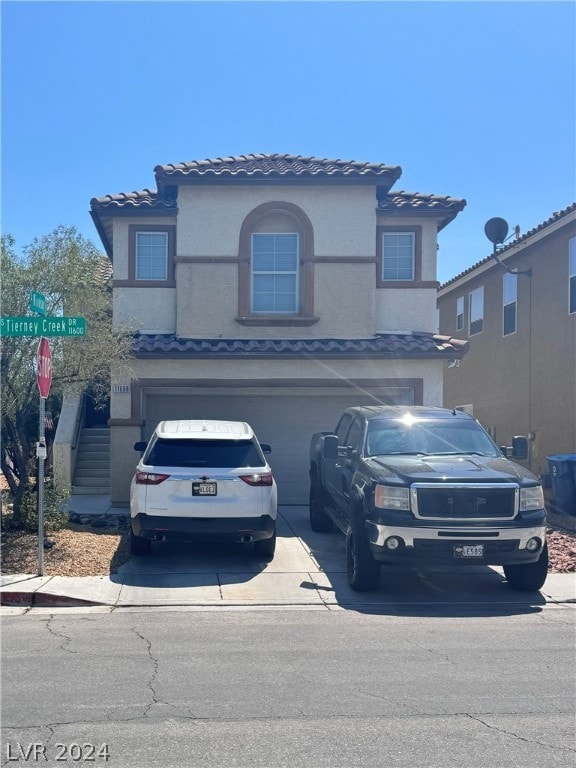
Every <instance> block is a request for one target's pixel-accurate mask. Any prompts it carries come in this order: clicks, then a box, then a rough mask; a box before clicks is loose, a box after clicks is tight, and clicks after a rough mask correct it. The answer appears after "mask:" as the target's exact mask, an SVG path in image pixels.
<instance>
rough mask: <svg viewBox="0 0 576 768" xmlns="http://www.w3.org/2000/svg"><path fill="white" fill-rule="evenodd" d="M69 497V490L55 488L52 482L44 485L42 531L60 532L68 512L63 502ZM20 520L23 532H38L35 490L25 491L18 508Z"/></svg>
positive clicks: (65, 523)
mask: <svg viewBox="0 0 576 768" xmlns="http://www.w3.org/2000/svg"><path fill="white" fill-rule="evenodd" d="M69 496H70V489H69V488H61V487H59V486H55V485H54V483H53V481H52V480H48V481H46V482H45V484H44V530H45V531H46V533H48V532H50V531H60V530H62V528H65V527H66V525H67V523H68V512H67V511H66V509H65V508H64V502H65V501H66V499H68V498H69ZM20 519H21V520H22V528H23V529H24V530H25V531H37V530H38V492H37V490H36V489H30V490H28V491H26V493H25V494H24V496H23V498H22V503H21V506H20Z"/></svg>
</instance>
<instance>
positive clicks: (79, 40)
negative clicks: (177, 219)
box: [1, 0, 576, 282]
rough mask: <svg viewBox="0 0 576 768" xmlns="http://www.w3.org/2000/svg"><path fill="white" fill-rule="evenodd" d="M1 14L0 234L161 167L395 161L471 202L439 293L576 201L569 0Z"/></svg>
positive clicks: (147, 178) (43, 9) (455, 231)
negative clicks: (505, 238) (263, 157)
mask: <svg viewBox="0 0 576 768" xmlns="http://www.w3.org/2000/svg"><path fill="white" fill-rule="evenodd" d="M1 14H2V28H1V34H2V104H1V106H2V147H1V150H2V225H1V226H2V231H3V232H4V233H5V234H12V235H13V236H14V237H15V238H16V243H17V246H19V247H22V246H24V245H26V244H27V243H30V242H31V241H32V240H33V239H34V238H35V237H40V236H42V235H44V234H47V233H49V232H50V231H51V230H52V229H53V228H54V227H56V226H57V225H59V224H65V225H73V226H75V227H77V229H78V230H79V231H80V232H81V234H83V235H84V236H85V237H88V238H89V239H91V240H93V241H94V242H95V243H97V244H98V245H100V242H99V240H98V236H97V233H96V230H95V229H94V226H93V224H92V221H91V218H90V216H89V213H88V211H89V205H90V199H91V198H92V197H99V196H102V195H105V194H113V193H117V192H130V191H132V190H140V189H144V188H154V175H153V168H154V166H155V165H158V164H166V163H178V162H182V161H187V160H200V159H203V158H212V157H223V156H228V155H240V154H250V153H262V152H263V153H272V152H280V153H289V154H301V155H314V156H316V157H327V158H342V159H346V160H358V161H366V162H373V163H386V164H390V165H400V166H401V167H402V168H403V175H402V177H401V179H400V181H399V182H398V183H397V184H396V185H395V187H394V189H396V190H400V189H404V190H407V191H409V192H424V193H433V194H438V195H450V196H452V197H456V198H465V199H466V200H467V201H468V205H467V207H466V208H465V209H464V211H463V212H462V213H461V214H459V216H458V217H457V219H456V220H455V221H454V222H453V223H452V224H450V225H448V227H446V228H445V229H444V230H443V231H442V232H441V233H440V235H439V244H440V250H439V261H438V277H439V279H440V280H441V281H442V282H444V281H445V280H448V279H450V278H451V277H453V276H455V275H456V274H459V273H460V272H461V271H462V270H464V269H466V268H467V267H468V266H470V265H471V264H474V263H476V262H477V261H479V260H480V259H483V258H484V257H486V256H487V255H489V253H490V252H491V248H492V246H491V244H490V243H489V242H488V240H487V239H486V237H485V235H484V223H485V222H486V220H487V219H489V218H491V217H492V216H500V217H503V218H505V219H506V220H507V221H508V222H509V224H510V231H511V232H512V230H513V227H514V226H515V225H517V224H518V225H519V226H520V228H521V231H522V232H526V231H527V230H529V229H532V228H533V227H535V226H537V225H538V224H540V223H541V222H543V221H545V220H546V219H548V218H549V217H550V216H551V215H552V214H553V213H554V212H556V211H559V210H562V209H563V208H565V207H567V206H568V205H570V204H571V203H572V202H574V200H575V199H576V160H575V144H576V142H575V132H576V118H575V99H576V56H575V30H576V21H575V16H576V5H575V4H574V3H572V2H555V1H554V0H552V1H548V2H542V3H541V2H523V0H518V1H517V2H465V1H461V2H434V1H433V0H432V1H430V2H351V3H349V2H265V1H262V2H217V1H215V2H208V3H203V2H187V1H182V2H141V1H138V0H134V1H133V2H79V1H78V2H19V1H18V0H16V1H11V0H4V1H3V2H2V7H1Z"/></svg>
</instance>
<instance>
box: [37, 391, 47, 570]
mask: <svg viewBox="0 0 576 768" xmlns="http://www.w3.org/2000/svg"><path fill="white" fill-rule="evenodd" d="M39 410H40V428H39V435H40V438H39V445H38V576H44V461H45V457H46V449H45V448H42V446H45V445H46V434H45V432H44V428H45V427H44V416H45V411H46V400H45V399H44V398H43V397H40V408H39Z"/></svg>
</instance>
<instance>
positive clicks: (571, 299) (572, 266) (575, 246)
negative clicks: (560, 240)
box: [568, 237, 576, 315]
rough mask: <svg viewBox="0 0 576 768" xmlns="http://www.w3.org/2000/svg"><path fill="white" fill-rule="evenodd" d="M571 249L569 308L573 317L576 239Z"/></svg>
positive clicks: (575, 298)
mask: <svg viewBox="0 0 576 768" xmlns="http://www.w3.org/2000/svg"><path fill="white" fill-rule="evenodd" d="M569 249H570V253H569V257H568V259H569V276H570V277H569V281H570V282H569V292H570V294H569V302H570V304H569V307H570V314H571V315H572V314H574V313H575V312H576V237H573V238H572V240H570V245H569Z"/></svg>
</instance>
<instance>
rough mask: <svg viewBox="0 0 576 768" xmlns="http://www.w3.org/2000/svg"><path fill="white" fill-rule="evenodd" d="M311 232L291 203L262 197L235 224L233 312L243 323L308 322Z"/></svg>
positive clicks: (310, 321)
mask: <svg viewBox="0 0 576 768" xmlns="http://www.w3.org/2000/svg"><path fill="white" fill-rule="evenodd" d="M313 257H314V232H313V229H312V224H311V222H310V219H309V218H308V216H306V214H305V213H304V211H302V209H301V208H299V207H298V206H296V205H294V204H293V203H286V202H271V203H264V204H263V205H260V206H258V207H257V208H255V209H254V210H253V211H251V212H250V213H249V214H248V216H247V217H246V218H245V219H244V222H243V224H242V228H241V230H240V244H239V279H238V317H237V318H236V319H237V321H238V322H239V323H242V324H243V325H312V324H313V323H316V322H318V318H316V317H314V263H313Z"/></svg>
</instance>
